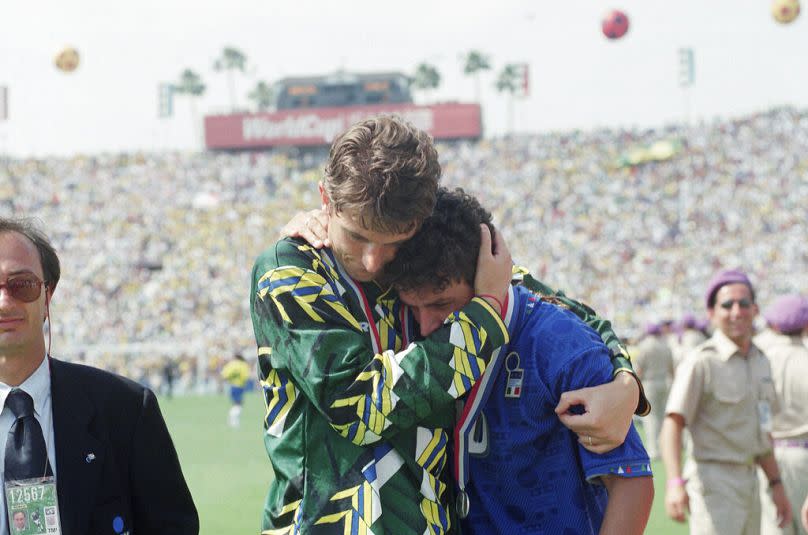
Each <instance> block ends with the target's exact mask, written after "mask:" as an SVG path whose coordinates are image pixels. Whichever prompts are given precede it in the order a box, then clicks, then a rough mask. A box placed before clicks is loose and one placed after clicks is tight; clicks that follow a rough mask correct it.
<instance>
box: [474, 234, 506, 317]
mask: <svg viewBox="0 0 808 535" xmlns="http://www.w3.org/2000/svg"><path fill="white" fill-rule="evenodd" d="M512 277H513V261H512V260H511V252H510V251H509V250H508V245H507V244H506V243H505V239H504V238H503V237H502V233H501V232H496V233H495V235H494V239H493V247H492V241H491V230H490V229H489V228H488V226H487V225H480V253H479V256H477V275H476V276H475V277H474V293H475V295H486V294H487V295H493V296H495V297H496V298H497V299H499V303H495V302H492V300H491V299H486V300H487V301H489V302H490V303H491V305H492V306H493V307H494V308H497V309H498V308H500V305H501V304H504V303H505V296H506V295H507V293H508V286H510V284H511V278H512ZM500 312H502V311H501V310H500Z"/></svg>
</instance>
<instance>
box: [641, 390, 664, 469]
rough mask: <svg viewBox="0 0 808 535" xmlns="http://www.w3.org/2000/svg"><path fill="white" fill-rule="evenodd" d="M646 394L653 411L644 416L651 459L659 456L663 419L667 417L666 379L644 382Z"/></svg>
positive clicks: (647, 449)
mask: <svg viewBox="0 0 808 535" xmlns="http://www.w3.org/2000/svg"><path fill="white" fill-rule="evenodd" d="M643 389H644V390H645V396H646V397H647V398H648V401H649V402H650V403H651V412H649V413H648V414H647V415H646V416H644V417H643V418H640V421H641V422H642V427H643V430H644V431H645V442H644V444H645V451H647V452H648V456H649V457H650V458H651V459H658V458H659V431H660V430H661V429H662V421H663V420H664V419H665V403H666V402H667V401H668V384H667V383H666V382H665V381H648V382H643Z"/></svg>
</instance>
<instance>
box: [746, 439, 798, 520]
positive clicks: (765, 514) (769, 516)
mask: <svg viewBox="0 0 808 535" xmlns="http://www.w3.org/2000/svg"><path fill="white" fill-rule="evenodd" d="M774 458H775V459H777V465H778V466H779V467H780V478H781V479H782V480H783V487H784V488H785V489H786V496H788V501H790V502H791V510H792V517H791V523H790V524H788V525H787V526H786V527H784V528H779V527H777V509H776V508H775V507H774V503H773V502H772V499H771V491H770V490H769V489H768V481H767V480H766V476H765V475H763V471H762V470H758V472H760V477H761V486H760V503H761V511H762V515H761V524H760V533H761V535H807V533H806V531H805V530H804V529H803V528H802V523H801V522H800V508H801V507H802V503H803V502H804V501H805V497H806V496H808V448H775V450H774Z"/></svg>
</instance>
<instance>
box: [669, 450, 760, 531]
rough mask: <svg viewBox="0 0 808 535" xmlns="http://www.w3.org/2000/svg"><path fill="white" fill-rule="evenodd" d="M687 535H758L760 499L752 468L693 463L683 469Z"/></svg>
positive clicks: (750, 466) (755, 476)
mask: <svg viewBox="0 0 808 535" xmlns="http://www.w3.org/2000/svg"><path fill="white" fill-rule="evenodd" d="M685 477H686V478H688V482H687V487H686V489H687V494H688V496H689V497H690V535H758V534H759V533H760V497H759V495H758V480H757V475H756V473H755V466H754V465H742V464H730V463H713V462H696V463H693V462H692V461H691V462H689V463H688V466H687V467H686V468H685Z"/></svg>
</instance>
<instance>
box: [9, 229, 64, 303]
mask: <svg viewBox="0 0 808 535" xmlns="http://www.w3.org/2000/svg"><path fill="white" fill-rule="evenodd" d="M6 232H16V233H17V234H21V235H23V236H25V237H26V238H28V239H29V240H30V241H31V242H32V243H33V244H34V246H35V247H36V250H37V252H39V263H40V264H42V275H43V277H44V278H45V283H46V285H47V287H48V288H50V291H51V292H53V291H54V290H55V289H56V285H57V284H59V277H60V276H61V273H62V271H61V267H60V265H59V257H58V256H57V255H56V250H55V249H54V248H53V245H51V242H50V240H49V239H48V237H47V236H45V234H44V233H43V232H42V231H41V230H39V228H38V227H37V226H36V225H35V224H34V221H33V220H32V219H29V218H20V219H11V218H5V217H0V234H4V233H6Z"/></svg>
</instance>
